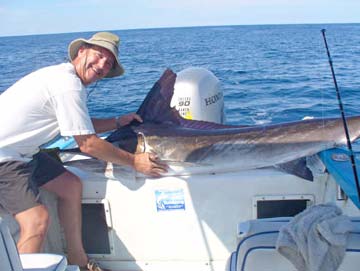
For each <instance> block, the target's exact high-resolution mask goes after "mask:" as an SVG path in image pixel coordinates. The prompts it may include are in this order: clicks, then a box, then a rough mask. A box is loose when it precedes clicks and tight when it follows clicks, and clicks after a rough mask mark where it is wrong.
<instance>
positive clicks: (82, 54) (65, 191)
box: [0, 32, 167, 271]
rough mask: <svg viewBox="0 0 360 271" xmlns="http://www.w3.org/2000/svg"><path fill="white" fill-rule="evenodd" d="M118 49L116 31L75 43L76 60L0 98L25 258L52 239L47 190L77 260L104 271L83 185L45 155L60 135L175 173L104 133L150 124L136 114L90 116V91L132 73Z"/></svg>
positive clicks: (6, 162)
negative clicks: (43, 196) (88, 236)
mask: <svg viewBox="0 0 360 271" xmlns="http://www.w3.org/2000/svg"><path fill="white" fill-rule="evenodd" d="M118 45H119V37H118V36H116V35H114V34H112V33H109V32H99V33H96V34H95V35H93V36H92V37H91V38H90V39H89V40H86V39H77V40H74V41H73V42H71V43H70V45H69V57H70V60H71V63H63V64H60V65H55V66H50V67H46V68H43V69H40V70H37V71H35V72H33V73H31V74H29V75H27V76H25V77H24V78H22V79H20V80H19V81H18V82H16V83H15V84H14V85H13V86H11V87H10V88H9V89H7V90H6V91H5V92H4V93H3V94H1V95H0V114H1V118H0V127H1V130H0V208H2V209H5V210H6V211H7V212H9V213H11V214H12V215H13V216H14V218H15V219H16V221H17V222H18V223H19V226H20V237H19V240H18V243H17V247H18V250H19V253H36V252H39V251H40V250H41V247H42V244H43V242H44V238H45V235H46V232H47V229H48V225H49V214H48V211H47V209H46V207H45V206H44V205H42V204H41V203H40V202H39V200H38V187H42V188H44V189H46V190H48V191H51V192H53V193H55V194H56V195H57V196H58V212H59V219H60V222H61V224H62V226H63V228H64V233H65V238H66V242H67V251H68V260H69V262H70V263H72V264H77V265H79V266H80V267H82V269H83V270H91V271H101V270H103V269H101V268H100V267H99V266H98V264H97V263H96V262H94V261H92V260H89V259H88V257H87V255H86V254H85V251H84V248H83V244H82V240H81V197H82V184H81V181H80V180H79V178H78V177H77V176H76V175H74V174H73V173H71V172H69V171H67V170H66V169H65V168H64V167H63V166H62V165H61V163H59V162H58V161H57V160H56V159H53V158H51V157H50V156H49V155H48V154H46V153H44V152H38V151H39V147H40V146H41V145H42V144H45V143H47V142H49V141H50V140H52V139H53V138H55V137H56V136H57V135H58V134H59V133H60V134H61V135H62V136H73V137H74V138H75V140H76V142H77V144H78V146H79V148H80V150H81V151H82V152H84V153H86V154H89V155H91V156H93V157H96V158H99V159H102V160H105V161H108V162H112V163H114V164H120V165H128V166H131V167H133V168H134V169H135V170H136V171H139V172H141V173H143V174H146V175H149V176H152V177H158V176H160V175H161V173H163V172H166V170H167V166H166V165H165V164H162V163H161V162H160V161H158V160H157V159H156V156H155V155H154V154H149V153H141V154H131V153H128V152H126V151H123V150H121V149H119V148H116V147H114V146H113V145H112V144H110V143H108V142H107V141H105V140H102V139H101V138H99V137H98V136H97V135H96V133H99V132H104V131H109V130H113V129H116V128H118V127H120V126H123V125H126V124H128V123H130V122H131V121H133V120H137V121H140V122H141V121H142V120H141V118H140V116H138V115H137V114H134V113H132V114H128V115H125V116H122V117H119V118H110V119H91V118H90V117H89V114H88V109H87V106H86V98H87V94H86V89H85V87H86V86H88V85H89V84H91V83H94V82H95V81H97V80H100V79H102V78H104V77H107V78H111V77H115V76H120V75H122V74H123V73H124V69H123V67H122V66H121V64H120V62H119V59H118Z"/></svg>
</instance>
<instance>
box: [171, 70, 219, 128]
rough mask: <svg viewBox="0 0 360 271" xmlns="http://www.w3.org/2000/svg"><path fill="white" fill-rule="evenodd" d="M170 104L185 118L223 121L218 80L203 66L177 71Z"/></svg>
mask: <svg viewBox="0 0 360 271" xmlns="http://www.w3.org/2000/svg"><path fill="white" fill-rule="evenodd" d="M170 106H171V107H174V106H175V108H176V109H177V110H178V111H179V113H180V115H181V116H182V117H183V118H185V119H189V120H204V121H209V122H216V123H224V122H225V114H224V97H223V91H222V89H221V86H220V81H219V80H218V79H217V77H216V76H215V75H214V74H213V73H212V72H211V71H209V70H207V69H204V68H198V67H191V68H187V69H184V70H182V71H180V72H179V73H177V77H176V81H175V86H174V95H173V97H172V100H171V103H170Z"/></svg>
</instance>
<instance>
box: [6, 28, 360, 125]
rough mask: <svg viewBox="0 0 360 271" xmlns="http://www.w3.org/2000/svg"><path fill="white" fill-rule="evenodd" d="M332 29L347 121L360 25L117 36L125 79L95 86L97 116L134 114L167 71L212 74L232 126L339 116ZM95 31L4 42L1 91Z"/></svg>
mask: <svg viewBox="0 0 360 271" xmlns="http://www.w3.org/2000/svg"><path fill="white" fill-rule="evenodd" d="M323 28H324V29H326V36H327V41H328V44H329V49H330V52H331V55H332V60H333V64H334V69H335V74H336V78H337V82H338V85H339V89H340V92H341V97H342V100H343V103H344V108H345V114H346V116H350V115H356V114H359V113H360V102H359V98H360V95H359V94H360V77H359V71H360V24H329V25H320V24H318V25H259V26H214V27H187V28H161V29H139V30H119V31H113V32H115V33H116V34H118V35H119V36H120V37H121V46H120V59H121V62H122V63H123V65H124V67H125V70H126V73H125V75H124V76H122V77H119V78H113V79H105V80H101V81H99V82H98V83H97V84H96V85H93V86H90V87H89V91H90V92H91V94H90V97H89V104H88V105H89V110H90V113H91V115H92V116H94V117H110V116H114V115H121V114H125V113H128V112H134V111H136V110H137V109H138V107H139V106H140V104H141V102H142V100H143V99H144V97H145V96H146V94H147V92H148V91H149V90H150V88H151V87H152V85H153V84H154V83H155V81H156V80H157V79H158V78H159V77H160V76H161V74H162V72H163V71H164V70H165V69H166V68H171V69H172V70H174V71H175V72H179V71H181V70H182V69H185V68H188V67H192V66H197V67H204V68H207V69H209V70H211V71H212V72H213V73H214V74H215V75H216V76H217V77H218V78H219V80H220V82H221V86H222V89H223V92H224V100H225V113H226V120H227V123H228V124H247V125H252V124H267V123H279V122H286V121H295V120H300V119H303V118H304V117H316V118H317V117H320V118H321V117H338V116H340V112H339V106H338V101H337V98H336V91H335V87H334V83H333V79H332V76H331V70H330V66H329V62H328V59H327V55H326V50H325V46H324V42H323V38H322V35H321V29H323ZM92 34H93V32H87V33H65V34H52V35H36V36H35V35H34V36H17V37H0V51H1V55H0V69H1V74H0V93H1V92H3V91H5V90H6V89H7V88H8V87H9V86H11V85H12V84H13V83H14V82H16V81H17V80H18V79H20V78H21V77H22V76H24V75H26V74H28V73H30V72H32V71H34V70H36V69H39V68H41V67H44V66H48V65H53V64H58V63H61V62H65V61H67V46H68V44H69V43H70V42H71V41H72V40H73V39H76V38H79V37H84V38H89V37H90V36H91V35H92Z"/></svg>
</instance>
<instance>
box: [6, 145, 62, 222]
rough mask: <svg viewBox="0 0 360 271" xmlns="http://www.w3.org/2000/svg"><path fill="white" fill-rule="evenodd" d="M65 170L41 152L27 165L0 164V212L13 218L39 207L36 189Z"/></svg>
mask: <svg viewBox="0 0 360 271" xmlns="http://www.w3.org/2000/svg"><path fill="white" fill-rule="evenodd" d="M65 171H66V169H65V168H64V166H63V165H62V163H61V162H60V161H58V160H56V159H55V158H53V157H52V156H50V155H49V154H47V153H44V152H39V153H37V154H36V155H34V157H33V160H31V161H30V162H29V163H26V162H20V161H8V162H3V163H0V211H6V212H8V213H10V214H12V215H15V214H18V213H20V212H22V211H25V210H27V209H30V208H32V207H35V206H37V205H39V204H40V202H39V187H41V186H42V185H44V184H46V183H47V182H49V181H51V180H53V179H54V178H56V177H58V176H60V175H61V174H63V173H64V172H65Z"/></svg>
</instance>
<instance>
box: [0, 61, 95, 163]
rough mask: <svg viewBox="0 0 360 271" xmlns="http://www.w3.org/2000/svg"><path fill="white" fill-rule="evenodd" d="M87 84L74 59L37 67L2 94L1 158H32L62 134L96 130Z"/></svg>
mask: <svg viewBox="0 0 360 271" xmlns="http://www.w3.org/2000/svg"><path fill="white" fill-rule="evenodd" d="M86 100H87V93H86V89H85V86H84V85H83V84H82V83H81V80H80V79H79V77H78V76H77V75H76V73H75V69H74V66H73V65H72V64H71V63H63V64H59V65H55V66H49V67H46V68H42V69H40V70H37V71H35V72H33V73H31V74H29V75H27V76H25V77H23V78H22V79H20V80H19V81H17V82H16V83H15V84H14V85H13V86H11V87H10V88H8V89H7V90H6V91H5V92H3V93H2V94H1V95H0V162H4V161H9V160H20V161H28V160H29V158H31V157H32V155H33V154H35V153H36V152H38V150H39V146H41V145H43V144H45V143H47V142H49V141H50V140H52V139H54V138H55V137H56V136H57V135H58V134H59V133H60V134H61V135H62V136H74V135H88V134H95V130H94V127H93V125H92V122H91V119H90V116H89V113H88V109H87V106H86Z"/></svg>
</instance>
